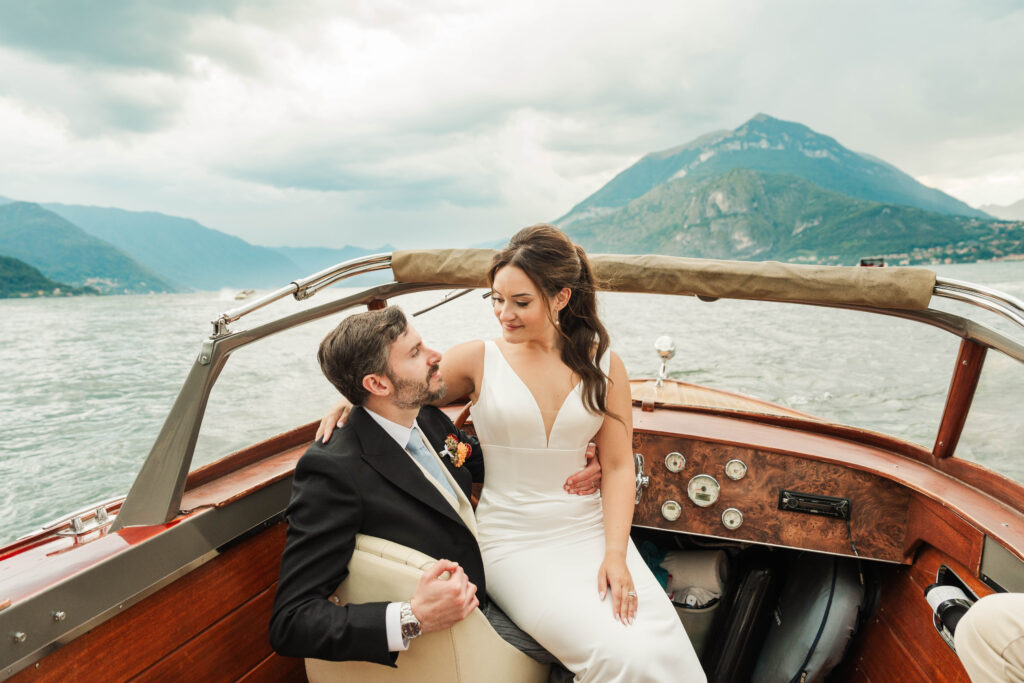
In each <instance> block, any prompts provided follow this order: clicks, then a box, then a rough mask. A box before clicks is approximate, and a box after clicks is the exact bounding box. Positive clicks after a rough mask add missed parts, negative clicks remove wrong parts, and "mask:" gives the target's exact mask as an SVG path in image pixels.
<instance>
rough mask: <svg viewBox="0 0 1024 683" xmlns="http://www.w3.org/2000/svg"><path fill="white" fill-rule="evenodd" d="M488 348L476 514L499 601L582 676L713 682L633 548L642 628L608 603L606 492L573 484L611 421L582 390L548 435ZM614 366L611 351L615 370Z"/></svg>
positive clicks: (479, 407)
mask: <svg viewBox="0 0 1024 683" xmlns="http://www.w3.org/2000/svg"><path fill="white" fill-rule="evenodd" d="M484 348H485V351H484V373H483V381H482V382H481V386H480V395H479V398H478V399H477V402H476V403H475V404H474V405H473V407H472V408H471V415H472V417H473V426H474V427H475V428H476V433H477V436H478V437H479V439H480V444H481V447H482V449H483V454H484V462H485V472H486V476H485V477H484V488H483V491H482V493H481V495H480V504H479V506H478V507H477V510H476V517H477V528H478V538H479V541H480V549H481V551H482V553H483V560H484V571H485V573H486V576H487V593H488V595H489V596H490V597H491V598H493V599H494V600H495V601H496V602H497V603H498V606H499V607H501V608H502V609H503V610H504V611H505V613H506V614H508V616H509V617H511V618H512V620H513V621H515V623H516V624H517V625H518V626H519V627H520V628H521V629H523V630H524V631H526V632H527V633H529V634H530V635H532V636H533V637H534V638H535V639H536V640H537V641H538V642H539V643H540V644H541V645H543V646H544V647H545V648H546V649H547V650H548V651H549V652H551V654H553V655H554V656H555V657H557V658H558V659H559V660H561V661H562V663H563V664H565V666H566V668H568V669H569V670H570V671H572V672H573V673H574V674H575V675H576V680H577V681H602V682H607V681H629V682H631V683H633V682H637V681H659V682H660V681H703V680H705V676H704V673H703V671H702V670H701V667H700V663H699V661H698V660H697V655H696V653H695V652H694V650H693V646H692V645H691V644H690V641H689V638H687V636H686V632H685V631H684V630H683V626H682V624H681V623H680V621H679V618H678V616H677V615H676V613H675V610H674V609H673V608H672V604H671V603H670V602H669V599H668V597H667V596H666V595H665V592H664V590H663V589H662V587H661V586H660V585H659V584H658V581H657V580H656V579H655V578H654V575H653V574H652V573H651V571H650V570H649V569H648V568H647V565H646V564H645V563H644V561H643V558H641V557H640V553H639V552H638V551H637V549H636V547H635V546H634V545H633V542H632V541H630V542H629V549H628V551H627V564H628V566H629V571H630V573H631V574H632V577H633V582H634V584H635V585H636V591H637V593H638V598H639V604H638V606H637V612H636V620H635V622H634V623H633V624H632V625H630V626H625V625H623V624H620V623H619V622H618V621H616V620H615V618H614V617H613V615H612V599H611V596H610V595H606V597H605V599H604V601H602V600H601V599H600V596H599V594H598V586H597V572H598V569H599V568H600V566H601V562H602V560H603V559H604V546H605V539H604V518H603V515H602V509H601V497H600V494H593V495H590V496H577V495H574V494H569V493H566V492H565V490H564V489H563V488H562V486H563V484H564V483H565V480H566V478H567V477H569V475H571V474H573V473H575V472H578V471H579V470H580V469H582V468H583V467H584V466H585V464H586V455H585V453H586V449H587V444H588V443H589V442H590V440H591V439H592V438H593V436H594V434H596V433H597V430H598V429H599V428H600V426H601V423H602V418H601V417H600V416H597V415H593V414H591V413H589V412H587V410H586V409H585V408H584V405H583V401H582V398H581V394H580V391H581V385H577V386H576V388H575V389H574V390H573V391H571V392H570V393H569V395H568V396H567V397H566V399H565V402H564V403H563V404H562V406H561V408H560V410H559V412H558V415H557V417H556V418H555V422H554V424H553V426H552V428H551V435H550V438H549V439H548V440H545V434H544V420H543V418H542V416H541V414H540V409H539V408H538V406H537V403H536V400H535V399H534V398H533V394H531V393H530V390H529V388H528V387H527V386H526V384H525V383H524V382H523V381H522V380H521V379H520V378H519V376H518V375H517V374H516V373H515V371H514V370H513V369H512V367H511V366H510V365H509V364H508V361H507V360H505V357H504V355H502V353H501V350H500V349H499V348H498V346H497V345H496V344H495V343H494V342H493V341H487V342H485V344H484ZM607 367H608V354H605V356H604V358H603V359H602V369H603V370H604V371H605V373H607Z"/></svg>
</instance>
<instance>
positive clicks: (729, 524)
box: [722, 508, 743, 531]
mask: <svg viewBox="0 0 1024 683" xmlns="http://www.w3.org/2000/svg"><path fill="white" fill-rule="evenodd" d="M741 524H743V513H742V512H740V511H739V510H737V509H736V508H726V509H725V510H724V511H723V512H722V526H724V527H725V528H726V529H729V530H730V531H734V530H736V529H739V528H740V525H741Z"/></svg>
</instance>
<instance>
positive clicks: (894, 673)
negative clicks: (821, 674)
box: [832, 547, 992, 683]
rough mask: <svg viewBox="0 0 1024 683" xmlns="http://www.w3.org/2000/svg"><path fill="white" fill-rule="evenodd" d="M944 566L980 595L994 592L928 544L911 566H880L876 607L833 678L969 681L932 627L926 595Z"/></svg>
mask: <svg viewBox="0 0 1024 683" xmlns="http://www.w3.org/2000/svg"><path fill="white" fill-rule="evenodd" d="M943 564H944V565H946V566H947V567H949V568H950V569H952V570H953V571H954V572H956V574H957V576H959V577H960V578H961V579H962V580H963V581H964V583H965V584H967V586H968V588H970V589H971V590H973V591H975V593H976V594H977V595H978V596H979V597H983V596H985V595H988V594H990V593H991V592H992V589H991V588H989V587H988V586H986V585H985V584H983V583H982V582H981V581H980V580H979V579H978V578H977V577H975V576H974V575H973V574H972V573H971V571H970V570H969V569H968V568H967V567H965V566H964V565H962V564H960V563H959V562H957V561H956V560H955V559H953V558H952V557H950V556H949V555H946V554H945V553H941V552H939V551H937V550H935V549H934V548H930V547H924V548H922V549H921V552H920V553H919V554H918V555H917V557H916V558H915V561H914V564H912V565H910V566H901V567H884V568H882V569H881V578H882V589H881V598H880V600H879V607H878V611H877V612H876V613H875V615H874V616H873V617H872V618H871V619H869V620H868V622H867V623H866V624H864V626H863V627H862V628H861V632H860V633H859V634H858V636H857V638H856V639H855V640H854V642H853V645H852V648H851V651H850V654H849V655H848V656H847V658H846V660H845V661H844V662H843V664H842V666H841V667H840V668H839V670H837V672H836V674H835V675H834V676H833V677H832V678H833V680H835V681H841V682H843V683H852V682H853V681H863V680H869V681H872V683H902V682H904V681H949V682H953V683H969V679H968V676H967V673H966V672H965V671H964V668H963V665H962V664H961V663H960V659H959V658H958V657H957V656H956V653H954V652H953V650H952V649H951V648H950V647H949V646H948V645H946V641H944V640H943V639H942V637H941V636H940V635H939V633H938V631H936V630H935V626H934V625H933V623H932V611H931V608H930V607H929V606H928V603H927V602H926V601H925V598H924V589H925V588H926V587H928V586H929V585H931V584H932V583H934V582H935V578H936V575H937V574H938V570H939V567H940V566H942V565H943Z"/></svg>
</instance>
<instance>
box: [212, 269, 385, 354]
mask: <svg viewBox="0 0 1024 683" xmlns="http://www.w3.org/2000/svg"><path fill="white" fill-rule="evenodd" d="M390 268H391V254H390V253H384V254H373V255H371V256H361V257H359V258H355V259H351V260H349V261H343V262H342V263H338V264H335V265H333V266H331V267H330V268H324V269H323V270H321V271H320V272H318V273H313V274H312V275H310V276H308V277H304V278H301V279H299V280H293V281H292V282H290V283H288V284H287V285H285V286H284V287H281V288H280V289H276V290H274V291H273V292H271V293H270V294H265V295H264V296H262V297H260V298H259V299H256V300H255V301H252V302H250V303H248V304H245V305H244V306H239V307H238V308H232V309H231V310H229V311H225V312H223V313H221V314H220V316H218V317H217V318H216V319H215V320H212V321H211V324H212V325H213V334H212V337H214V338H217V337H223V336H227V335H229V334H231V331H230V330H228V325H229V324H231V323H233V322H235V321H236V320H238V319H239V318H242V317H243V316H246V315H249V314H250V313H252V312H253V311H258V310H259V309H261V308H263V307H264V306H267V305H269V304H272V303H274V302H275V301H280V300H281V299H283V298H285V297H286V296H288V295H289V294H290V295H292V296H293V297H295V300H296V301H303V300H305V299H308V298H309V297H311V296H313V295H314V294H316V293H317V292H319V291H320V290H321V289H323V288H324V287H329V286H331V285H333V284H334V283H335V282H338V281H340V280H344V279H346V278H350V277H355V276H356V275H364V274H366V273H372V272H374V271H377V270H388V269H390Z"/></svg>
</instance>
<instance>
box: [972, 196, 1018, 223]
mask: <svg viewBox="0 0 1024 683" xmlns="http://www.w3.org/2000/svg"><path fill="white" fill-rule="evenodd" d="M980 208H981V210H982V211H984V212H985V213H988V214H991V215H993V216H995V217H996V218H1001V219H1003V220H1004V221H1024V199H1021V200H1020V201H1019V202H1014V203H1013V204H1010V205H1009V206H999V205H997V204H986V205H985V206H982V207H980Z"/></svg>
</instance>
